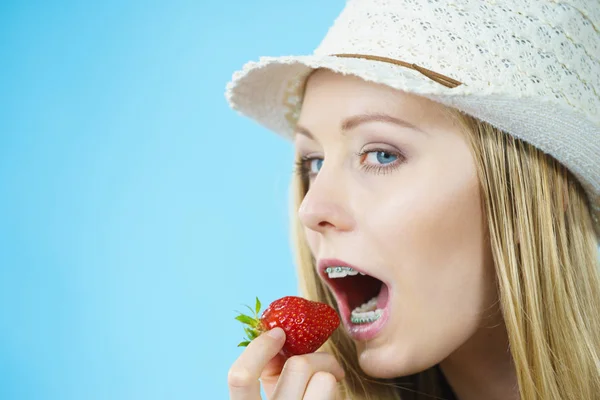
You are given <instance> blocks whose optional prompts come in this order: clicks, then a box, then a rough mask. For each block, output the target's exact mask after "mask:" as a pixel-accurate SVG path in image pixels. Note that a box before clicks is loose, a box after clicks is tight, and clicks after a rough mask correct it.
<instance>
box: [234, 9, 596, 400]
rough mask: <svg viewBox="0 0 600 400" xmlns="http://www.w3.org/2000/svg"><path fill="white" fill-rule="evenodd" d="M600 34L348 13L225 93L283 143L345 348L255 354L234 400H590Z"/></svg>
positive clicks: (259, 344)
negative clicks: (316, 42) (310, 48)
mask: <svg viewBox="0 0 600 400" xmlns="http://www.w3.org/2000/svg"><path fill="white" fill-rule="evenodd" d="M599 31H600V4H599V3H597V2H589V1H575V0H572V1H567V2H564V3H556V2H553V1H545V0H537V1H534V0H529V1H523V0H503V1H496V2H491V1H490V2H488V1H481V0H461V1H450V0H436V1H434V0H431V1H415V0H389V1H386V0H351V1H348V3H347V4H346V7H345V9H344V10H343V12H342V13H341V15H340V16H339V17H338V18H337V20H336V21H335V23H334V25H333V27H332V28H331V29H330V31H329V32H328V34H327V36H326V37H325V39H324V40H323V42H322V43H321V45H320V46H319V48H318V49H317V50H316V51H315V53H314V54H313V55H310V56H298V57H278V58H263V59H261V60H260V61H259V62H257V63H249V64H247V65H246V66H245V67H244V69H243V70H242V71H241V72H238V73H236V74H235V75H234V78H233V81H232V82H231V83H230V85H229V86H228V91H227V97H228V100H229V101H230V104H231V105H232V107H233V108H235V109H237V110H239V111H241V112H242V113H243V114H245V115H247V116H249V117H251V118H253V119H255V120H257V121H258V122H260V123H261V124H263V125H264V126H266V127H268V128H269V129H272V130H273V131H275V132H277V133H279V134H282V135H284V136H286V137H289V138H290V139H291V140H292V141H293V143H294V146H295V149H296V154H297V160H296V162H297V168H296V174H295V177H294V179H293V188H294V196H293V201H294V204H293V206H294V207H293V213H292V219H293V222H294V239H295V243H296V254H297V264H298V271H299V277H300V283H301V288H302V294H303V296H305V297H306V298H309V299H313V300H318V301H322V302H326V303H329V304H330V305H332V306H333V307H334V308H336V310H337V311H338V312H339V313H340V316H341V318H342V321H343V326H344V328H343V329H338V330H337V331H336V332H335V334H334V335H333V336H332V338H331V339H330V340H329V341H328V343H327V344H326V345H325V346H324V348H323V351H320V352H317V353H314V354H309V355H304V356H296V357H292V358H290V359H288V360H287V361H284V360H283V359H282V358H281V356H278V355H277V354H278V352H279V350H280V349H281V347H282V345H283V342H284V339H285V338H284V334H283V331H281V330H280V329H275V330H272V331H270V332H268V333H267V334H263V335H261V336H260V337H259V338H257V339H255V340H254V341H253V342H252V343H251V344H250V345H249V346H248V347H247V348H246V350H244V352H243V353H242V354H241V355H240V357H239V358H238V360H236V361H235V363H234V364H233V365H232V367H231V369H230V371H229V379H228V382H229V387H230V394H231V399H233V400H240V399H244V400H247V399H260V383H261V382H262V385H263V389H264V391H265V393H266V395H267V397H268V398H269V399H286V400H288V399H306V400H317V399H373V400H384V399H460V400H476V399H477V400H479V399H489V400H493V399H497V400H509V399H527V400H529V399H540V400H563V399H590V400H591V399H600V275H599V271H600V263H599V261H598V249H597V246H598V239H599V237H600V236H599V235H600V222H599V216H600V34H599V33H598V32H599ZM329 267H341V271H342V272H338V273H333V274H332V273H328V272H327V271H328V270H327V268H329ZM338 271H339V269H338ZM259 379H260V381H259Z"/></svg>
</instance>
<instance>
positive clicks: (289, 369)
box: [273, 352, 345, 400]
mask: <svg viewBox="0 0 600 400" xmlns="http://www.w3.org/2000/svg"><path fill="white" fill-rule="evenodd" d="M319 371H323V372H328V373H330V374H332V375H333V376H334V377H335V378H336V380H342V379H343V378H344V375H345V374H344V370H343V369H342V367H341V366H340V364H339V363H338V361H337V360H336V358H335V357H334V356H332V355H331V354H329V353H325V352H319V353H312V354H304V355H301V356H294V357H292V358H290V359H288V360H287V361H286V363H285V365H284V366H283V370H282V371H281V375H280V376H279V381H278V382H277V386H276V387H275V391H274V392H273V399H276V400H295V399H298V400H300V399H302V397H303V395H304V392H305V391H306V386H307V385H308V381H309V380H310V378H311V377H312V376H313V375H314V374H315V373H317V372H319Z"/></svg>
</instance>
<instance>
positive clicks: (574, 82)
mask: <svg viewBox="0 0 600 400" xmlns="http://www.w3.org/2000/svg"><path fill="white" fill-rule="evenodd" d="M317 68H326V69H329V70H332V71H335V72H339V73H343V74H350V75H354V76H358V77H360V78H362V79H364V80H367V81H371V82H376V83H381V84H385V85H387V86H390V87H392V88H395V89H399V90H402V91H406V92H410V93H415V94H417V95H421V96H424V97H427V98H429V99H431V100H434V101H437V102H439V103H442V104H445V105H448V106H451V107H454V108H457V109H459V110H461V111H463V112H465V113H467V114H469V115H471V116H474V117H476V118H478V119H480V120H483V121H486V122H489V123H490V124H492V125H494V126H495V127H497V128H500V129H502V130H503V131H505V132H506V133H508V134H510V135H513V136H515V137H517V138H519V139H522V140H524V141H526V142H528V143H531V144H532V145H534V146H536V147H537V148H539V149H540V150H542V151H543V152H545V153H547V154H550V155H551V156H553V157H554V158H556V159H557V160H559V161H560V162H561V163H563V165H565V166H566V167H567V168H568V169H569V170H570V171H571V172H572V173H573V174H574V175H575V176H576V177H577V178H578V179H579V181H580V182H581V184H582V186H583V187H584V189H585V191H586V193H587V195H588V197H589V200H590V203H591V207H592V218H593V220H594V227H595V229H596V234H597V235H598V236H597V238H599V239H600V0H561V1H560V2H559V1H558V0H556V1H554V0H349V1H347V3H346V6H345V8H344V9H343V10H342V12H341V14H340V15H339V16H338V17H337V19H336V20H335V22H334V24H333V26H332V27H331V28H330V29H329V31H328V32H327V35H326V36H325V38H324V39H323V40H322V42H321V44H320V45H319V46H318V47H317V49H316V50H315V51H314V52H313V54H312V55H300V56H282V57H261V58H260V59H259V60H258V61H256V62H248V63H247V64H246V65H244V66H243V68H242V70H240V71H237V72H235V73H234V74H233V78H232V80H231V82H229V84H228V85H227V90H226V98H227V100H228V102H229V104H230V105H231V107H232V108H233V109H235V110H237V111H238V112H239V113H241V114H243V115H245V116H247V117H250V118H252V119H254V120H255V121H257V122H258V123H260V124H261V125H263V126H264V127H266V128H268V129H269V130H272V131H274V132H276V133H278V134H280V135H282V136H284V137H286V138H290V139H291V138H292V136H293V132H294V126H295V122H296V119H297V117H298V114H299V110H300V107H301V102H302V95H303V90H304V83H305V81H306V78H307V77H308V76H309V74H310V73H311V72H312V71H313V70H314V69H317Z"/></svg>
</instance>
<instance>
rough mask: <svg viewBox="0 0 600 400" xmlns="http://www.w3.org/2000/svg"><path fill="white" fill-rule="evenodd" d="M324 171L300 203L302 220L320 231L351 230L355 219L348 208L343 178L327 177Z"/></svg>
mask: <svg viewBox="0 0 600 400" xmlns="http://www.w3.org/2000/svg"><path fill="white" fill-rule="evenodd" d="M324 172H325V171H324V170H323V169H321V171H320V172H319V175H318V176H317V178H316V179H315V180H314V181H313V182H312V184H311V187H310V189H309V190H308V192H307V193H306V195H305V196H304V199H303V200H302V203H301V204H300V208H299V209H298V217H299V219H300V222H301V223H302V224H303V225H304V226H305V227H306V228H308V229H311V230H313V231H316V232H320V233H325V232H326V231H328V230H336V231H348V230H351V229H352V228H353V226H354V220H353V218H352V215H351V213H350V211H349V209H348V208H349V204H348V196H347V195H346V194H347V192H346V190H345V189H344V183H343V180H341V179H339V177H337V178H336V177H333V176H329V177H327V176H325V175H324Z"/></svg>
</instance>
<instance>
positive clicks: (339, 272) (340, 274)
mask: <svg viewBox="0 0 600 400" xmlns="http://www.w3.org/2000/svg"><path fill="white" fill-rule="evenodd" d="M325 273H326V274H327V275H328V276H329V277H330V278H344V277H346V276H348V275H350V276H354V275H358V273H359V272H358V271H357V270H355V269H354V268H350V267H327V268H325ZM360 274H361V275H364V274H363V273H362V272H361V273H360Z"/></svg>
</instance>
